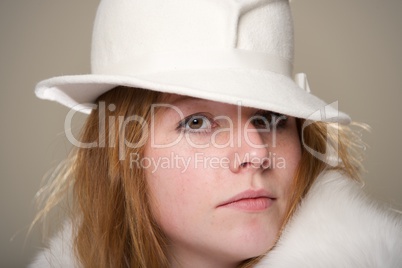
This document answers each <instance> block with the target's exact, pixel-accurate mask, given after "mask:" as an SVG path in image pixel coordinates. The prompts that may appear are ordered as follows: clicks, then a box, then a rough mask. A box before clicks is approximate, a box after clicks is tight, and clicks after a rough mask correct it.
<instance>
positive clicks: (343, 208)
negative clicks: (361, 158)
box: [256, 172, 402, 268]
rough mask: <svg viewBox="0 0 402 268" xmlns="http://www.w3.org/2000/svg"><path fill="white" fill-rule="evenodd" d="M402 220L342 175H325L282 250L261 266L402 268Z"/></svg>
mask: <svg viewBox="0 0 402 268" xmlns="http://www.w3.org/2000/svg"><path fill="white" fill-rule="evenodd" d="M401 253H402V218H401V215H400V214H397V213H396V212H392V211H391V210H390V209H388V208H385V207H382V206H380V205H378V204H376V203H375V202H374V201H372V200H370V199H369V198H368V197H367V196H366V195H365V194H364V192H363V191H362V189H361V187H360V186H359V185H358V184H357V183H356V182H354V181H352V180H351V179H349V178H346V177H344V176H342V175H341V174H339V173H337V172H328V173H326V174H325V175H322V176H320V177H319V178H318V179H317V181H316V182H315V184H314V185H313V187H312V188H311V189H310V191H309V193H308V195H307V196H306V197H305V198H304V199H303V201H302V203H301V206H300V207H299V210H298V211H297V212H296V213H295V215H294V216H293V217H292V220H291V222H289V223H288V225H287V227H286V228H285V230H284V232H283V234H282V236H281V238H280V240H279V241H278V244H277V245H276V247H275V248H274V249H273V250H271V251H270V252H269V253H268V254H267V256H266V257H264V259H263V260H262V261H261V262H260V263H259V264H258V265H257V266H256V267H257V268H261V267H275V268H290V267H292V268H293V267H298V268H307V267H325V268H332V267H333V268H335V267H336V268H339V267H353V268H370V267H373V268H374V267H382V268H391V267H392V268H394V267H395V268H397V267H402V254H401Z"/></svg>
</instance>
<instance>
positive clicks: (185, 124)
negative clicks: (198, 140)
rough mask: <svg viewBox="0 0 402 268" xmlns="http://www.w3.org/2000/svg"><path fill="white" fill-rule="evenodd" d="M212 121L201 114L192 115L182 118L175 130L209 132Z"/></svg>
mask: <svg viewBox="0 0 402 268" xmlns="http://www.w3.org/2000/svg"><path fill="white" fill-rule="evenodd" d="M212 122H213V120H212V119H210V117H208V116H206V115H203V114H193V115H190V116H187V117H186V118H184V119H183V120H182V121H181V122H179V125H178V127H177V129H179V130H181V131H185V132H195V133H203V132H210V131H211V129H212V127H213V123H212Z"/></svg>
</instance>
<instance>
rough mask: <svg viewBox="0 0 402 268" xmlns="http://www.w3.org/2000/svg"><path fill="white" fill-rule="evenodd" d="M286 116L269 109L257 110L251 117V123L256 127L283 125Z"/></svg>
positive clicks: (278, 126) (277, 126)
mask: <svg viewBox="0 0 402 268" xmlns="http://www.w3.org/2000/svg"><path fill="white" fill-rule="evenodd" d="M287 120H288V117H287V116H286V115H283V114H279V113H275V112H271V111H258V112H257V113H256V114H255V115H254V116H253V117H252V121H251V122H252V123H253V125H254V126H255V127H256V128H260V129H269V128H271V127H276V128H280V127H285V126H286V122H287Z"/></svg>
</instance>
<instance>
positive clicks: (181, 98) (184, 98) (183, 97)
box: [165, 95, 209, 105]
mask: <svg viewBox="0 0 402 268" xmlns="http://www.w3.org/2000/svg"><path fill="white" fill-rule="evenodd" d="M177 96H178V97H177V98H176V99H174V100H173V101H172V102H171V104H172V105H176V104H177V103H181V102H185V101H202V102H208V101H209V100H206V99H201V98H196V97H191V96H186V95H177ZM168 100H169V97H168V98H166V99H165V101H168Z"/></svg>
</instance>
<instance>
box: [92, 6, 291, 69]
mask: <svg viewBox="0 0 402 268" xmlns="http://www.w3.org/2000/svg"><path fill="white" fill-rule="evenodd" d="M233 49H237V50H245V51H251V52H258V53H263V54H267V55H273V56H276V57H280V58H282V59H284V60H286V61H289V62H290V63H291V62H292V61H293V25H292V19H291V12H290V6H289V2H288V1H287V0H286V1H284V0H283V1H282V0H220V1H216V0H170V1H165V0H146V1H139V0H122V1H114V0H103V1H102V2H101V4H100V6H99V8H98V12H97V16H96V20H95V25H94V32H93V41H92V55H91V59H92V60H91V65H92V72H93V73H95V74H96V73H108V72H109V73H110V66H117V65H119V64H121V63H122V62H127V61H132V62H131V63H130V64H133V65H135V64H136V60H135V59H138V58H143V57H144V56H147V55H155V54H156V55H158V54H159V55H160V54H169V53H175V54H178V53H185V52H194V53H197V52H199V51H225V50H233ZM138 62H139V63H138V64H142V65H144V64H143V61H138ZM140 62H141V63H140ZM137 67H138V69H136V71H134V73H135V72H138V70H139V69H141V66H137ZM134 69H135V68H134Z"/></svg>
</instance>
